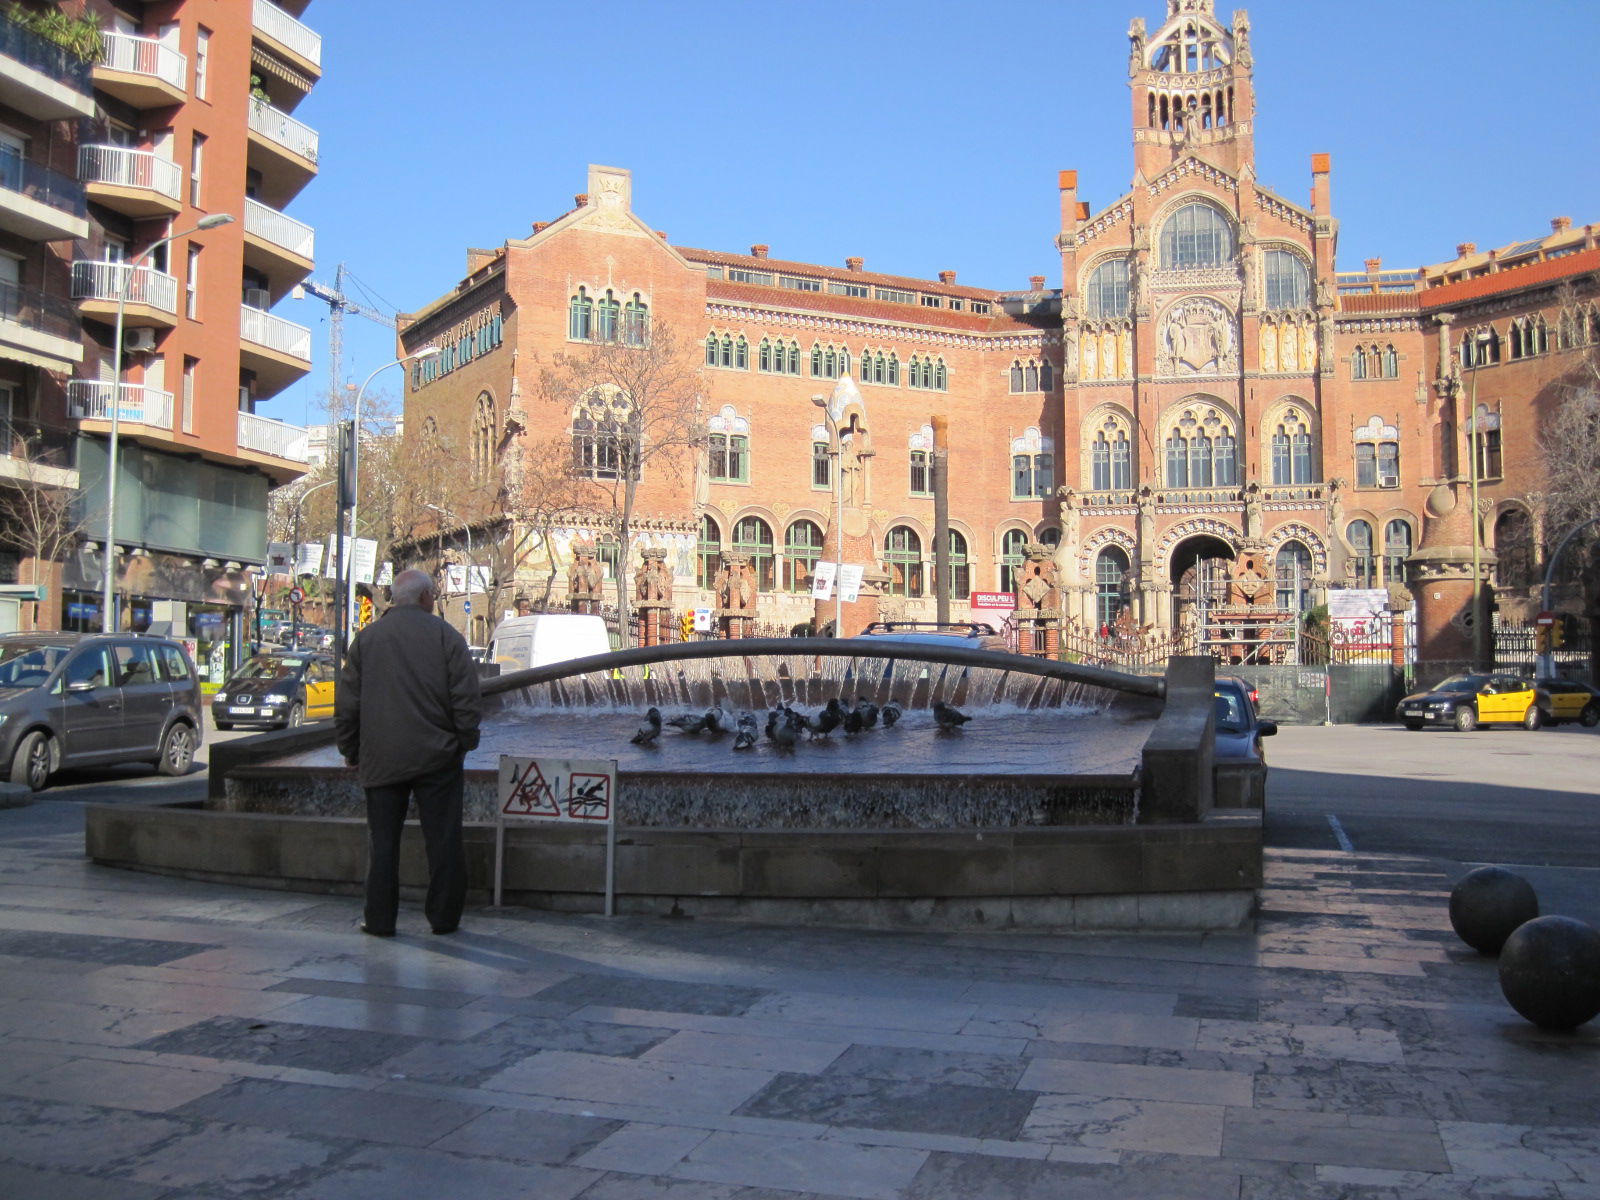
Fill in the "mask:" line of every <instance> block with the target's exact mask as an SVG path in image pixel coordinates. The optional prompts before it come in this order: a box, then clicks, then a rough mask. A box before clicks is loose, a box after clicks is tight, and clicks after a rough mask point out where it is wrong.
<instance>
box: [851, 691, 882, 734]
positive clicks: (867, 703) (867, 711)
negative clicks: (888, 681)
mask: <svg viewBox="0 0 1600 1200" xmlns="http://www.w3.org/2000/svg"><path fill="white" fill-rule="evenodd" d="M856 711H857V712H859V713H860V714H861V728H863V729H871V728H872V727H873V726H874V725H876V724H877V723H878V706H877V705H876V704H874V703H873V702H872V701H871V700H868V699H867V698H866V697H865V696H857V697H856Z"/></svg>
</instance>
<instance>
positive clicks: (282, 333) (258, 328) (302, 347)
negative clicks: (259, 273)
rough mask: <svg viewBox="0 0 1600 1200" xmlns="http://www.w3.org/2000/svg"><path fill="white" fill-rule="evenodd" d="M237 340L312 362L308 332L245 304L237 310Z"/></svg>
mask: <svg viewBox="0 0 1600 1200" xmlns="http://www.w3.org/2000/svg"><path fill="white" fill-rule="evenodd" d="M239 336H240V337H241V338H243V339H244V340H245V341H247V342H253V343H254V344H256V345H257V346H265V347H266V348H267V349H269V350H276V351H277V352H278V353H279V354H287V355H288V356H289V357H290V358H298V359H303V360H304V361H306V362H310V361H311V330H309V329H307V328H306V327H305V326H304V325H296V324H295V323H294V322H293V321H285V320H284V319H283V318H282V317H279V316H275V315H274V314H272V313H269V312H263V311H262V310H261V309H259V308H251V307H250V305H248V304H246V305H243V306H242V307H241V309H240V317H239Z"/></svg>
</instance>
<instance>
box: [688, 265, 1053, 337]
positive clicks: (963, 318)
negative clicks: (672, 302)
mask: <svg viewBox="0 0 1600 1200" xmlns="http://www.w3.org/2000/svg"><path fill="white" fill-rule="evenodd" d="M856 278H860V276H856ZM706 299H708V300H712V301H718V300H721V301H726V302H729V303H733V304H749V305H759V306H762V307H767V308H782V309H790V310H799V311H802V312H814V313H826V314H828V315H829V316H834V317H845V318H849V319H852V320H857V321H882V322H884V323H885V324H890V325H913V326H916V325H920V326H924V327H927V326H932V327H934V328H938V329H949V330H959V331H962V332H966V333H971V334H1002V333H1036V332H1038V331H1039V329H1040V326H1039V325H1036V324H1032V323H1030V322H1028V321H1026V320H1022V319H1019V318H1017V317H1013V316H1012V315H1011V314H1010V313H1008V312H1006V311H1005V310H1003V309H1001V308H1000V307H999V306H998V305H996V306H995V307H994V308H993V309H991V310H990V311H989V312H988V313H972V312H952V311H951V310H950V309H948V308H924V307H923V306H922V305H920V304H897V303H895V302H894V301H892V300H863V299H859V298H857V297H854V296H835V295H834V294H833V293H831V292H797V291H795V290H794V289H792V288H781V287H768V286H766V285H765V284H759V283H733V282H731V281H729V280H726V279H708V280H706Z"/></svg>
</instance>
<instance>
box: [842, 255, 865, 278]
mask: <svg viewBox="0 0 1600 1200" xmlns="http://www.w3.org/2000/svg"><path fill="white" fill-rule="evenodd" d="M844 269H845V270H846V271H854V272H855V273H856V274H857V275H859V274H861V272H862V271H864V270H866V269H867V260H866V259H864V258H847V259H845V260H844Z"/></svg>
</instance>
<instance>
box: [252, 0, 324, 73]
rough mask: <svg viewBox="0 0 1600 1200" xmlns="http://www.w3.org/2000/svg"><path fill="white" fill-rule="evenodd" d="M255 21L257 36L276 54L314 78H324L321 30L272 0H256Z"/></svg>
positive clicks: (299, 70) (294, 68)
mask: <svg viewBox="0 0 1600 1200" xmlns="http://www.w3.org/2000/svg"><path fill="white" fill-rule="evenodd" d="M252 21H253V24H254V28H255V36H256V39H257V40H258V41H259V42H261V43H262V45H264V46H265V47H266V48H267V49H268V50H270V51H271V52H272V53H273V54H274V55H276V56H277V57H278V58H281V59H282V60H283V61H284V62H285V63H286V64H287V65H288V66H289V67H291V68H292V69H293V70H295V71H298V72H300V73H301V74H302V75H305V76H308V77H309V78H311V79H312V80H313V81H314V80H316V79H319V78H321V76H322V35H321V34H319V33H317V32H315V31H314V30H312V29H311V28H309V27H308V26H306V25H305V24H304V23H302V22H300V21H298V20H296V19H295V18H294V17H292V16H290V15H289V14H288V13H286V12H284V11H283V9H281V8H279V7H278V6H277V5H276V4H273V3H272V2H271V0H255V8H254V11H253V14H252Z"/></svg>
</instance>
